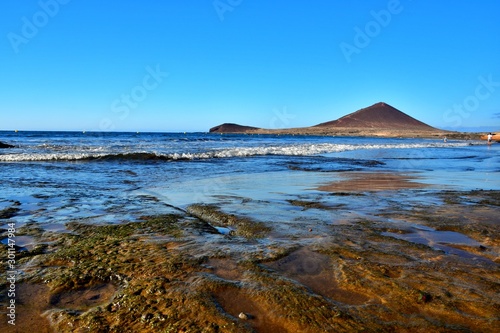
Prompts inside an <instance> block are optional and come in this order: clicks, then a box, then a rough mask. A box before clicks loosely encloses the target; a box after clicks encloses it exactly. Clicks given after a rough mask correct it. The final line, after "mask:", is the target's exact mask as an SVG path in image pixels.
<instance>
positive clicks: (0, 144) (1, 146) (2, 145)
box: [0, 141, 14, 148]
mask: <svg viewBox="0 0 500 333" xmlns="http://www.w3.org/2000/svg"><path fill="white" fill-rule="evenodd" d="M0 148H14V146H13V145H9V144H7V143H3V142H2V141H0Z"/></svg>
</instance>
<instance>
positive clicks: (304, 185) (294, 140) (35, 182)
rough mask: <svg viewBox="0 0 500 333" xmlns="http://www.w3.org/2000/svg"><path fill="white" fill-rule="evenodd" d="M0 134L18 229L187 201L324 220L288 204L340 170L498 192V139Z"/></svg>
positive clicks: (7, 199)
mask: <svg viewBox="0 0 500 333" xmlns="http://www.w3.org/2000/svg"><path fill="white" fill-rule="evenodd" d="M0 141H2V142H5V143H9V144H13V145H15V146H16V148H12V149H2V150H0V184H1V189H0V210H2V209H4V208H5V207H11V206H12V205H16V207H18V208H19V209H20V210H19V212H18V213H17V216H16V217H15V220H16V223H18V226H22V225H23V224H26V223H37V224H40V226H42V227H43V228H45V229H47V230H63V229H64V227H63V226H64V224H65V223H67V222H70V221H75V220H78V221H87V222H89V223H122V222H128V221H135V220H137V219H138V218H139V217H140V216H143V215H155V214H162V213H168V212H172V211H175V210H183V209H185V208H186V207H187V206H188V205H190V204H194V203H213V204H220V205H226V206H227V207H228V209H231V207H233V209H234V210H238V209H239V210H241V213H242V214H248V215H253V216H254V217H256V218H260V219H269V220H272V219H278V220H279V217H283V216H286V212H288V213H289V214H292V215H290V216H294V219H297V218H299V219H300V218H303V219H313V220H314V219H317V220H321V219H326V218H329V217H327V216H324V213H321V212H316V215H314V216H311V215H302V216H298V217H297V212H296V211H294V210H293V208H290V205H287V204H286V201H287V200H288V199H290V198H292V197H297V196H299V197H300V195H301V194H304V193H306V194H307V193H309V194H311V195H314V193H315V191H316V188H317V187H318V186H320V185H324V184H327V183H329V182H332V181H335V180H336V179H338V178H339V177H341V175H342V174H343V173H345V172H375V173H376V172H381V173H385V174H387V173H405V174H412V175H417V176H418V181H419V182H423V183H426V184H428V185H429V188H431V189H436V190H442V189H450V190H459V191H460V190H463V191H468V190H473V189H483V190H500V145H498V144H493V145H486V144H485V142H482V141H465V140H457V141H454V140H448V142H446V143H445V142H443V141H442V140H441V139H438V138H436V139H421V138H416V139H408V138H364V137H326V136H286V135H280V136H278V135H244V134H241V135H236V134H212V133H186V134H184V133H102V132H95V133H92V132H86V133H82V132H16V133H15V132H5V131H4V132H0ZM375 175H376V174H375ZM402 196H403V197H405V194H404V193H403V194H402ZM235 198H237V199H235ZM406 198H407V199H408V200H411V198H412V195H408V194H407V195H406ZM235 202H238V205H235ZM259 202H262V203H265V204H261V205H259V204H258V203H259ZM332 204H335V202H332ZM365 204H367V203H361V202H360V205H365ZM368 204H369V203H368ZM245 207H246V210H245V209H244V208H245ZM290 212H291V213H290ZM351 213H352V211H350V212H344V214H345V216H344V218H345V219H349V216H348V214H351ZM299 215H300V214H299ZM290 216H288V217H287V219H290Z"/></svg>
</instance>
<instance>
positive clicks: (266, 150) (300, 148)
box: [0, 142, 469, 162]
mask: <svg viewBox="0 0 500 333" xmlns="http://www.w3.org/2000/svg"><path fill="white" fill-rule="evenodd" d="M467 145H469V143H467V142H456V143H399V144H373V145H370V144H357V145H356V144H333V143H319V144H294V145H270V146H264V145H263V146H256V147H234V148H221V149H212V150H208V151H202V152H188V151H186V152H176V153H168V152H165V153H164V152H158V151H137V152H130V151H119V150H117V151H109V152H99V153H95V152H93V153H90V152H88V150H84V149H82V150H76V151H67V152H60V151H51V152H40V153H38V152H36V153H35V152H33V153H18V154H3V155H0V161H1V162H23V161H77V160H97V159H124V160H126V159H134V160H141V159H155V158H157V159H165V160H196V159H211V158H233V157H252V156H266V155H281V156H314V155H321V154H331V153H339V152H344V151H353V150H362V149H366V150H374V149H427V148H451V147H464V146H467Z"/></svg>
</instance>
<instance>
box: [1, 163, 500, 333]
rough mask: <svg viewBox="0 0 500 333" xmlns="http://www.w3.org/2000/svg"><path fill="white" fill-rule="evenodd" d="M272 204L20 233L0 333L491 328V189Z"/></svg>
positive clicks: (495, 230)
mask: <svg viewBox="0 0 500 333" xmlns="http://www.w3.org/2000/svg"><path fill="white" fill-rule="evenodd" d="M286 198H287V199H286V200H285V201H283V202H280V203H278V202H275V201H266V200H262V199H259V200H253V199H252V198H248V197H238V196H234V195H233V196H226V197H222V196H221V198H220V202H219V204H202V203H193V204H191V205H189V206H187V207H186V208H185V209H184V208H183V209H178V210H173V212H172V214H169V215H161V216H147V215H146V214H145V216H144V217H143V218H142V219H141V220H140V221H138V222H131V223H126V222H125V223H123V224H118V225H96V224H87V223H85V221H75V222H72V223H69V224H68V225H67V226H66V228H67V230H68V231H69V232H65V233H60V232H50V231H46V230H42V229H41V228H39V227H38V226H37V225H36V224H31V225H30V224H28V225H25V226H23V227H22V228H20V229H19V230H18V231H17V232H18V234H17V235H18V236H19V237H21V236H22V237H25V241H26V242H27V243H29V242H28V241H27V240H28V239H31V240H32V242H31V244H30V245H29V246H26V247H24V248H23V249H20V248H18V249H17V250H18V251H17V258H16V260H17V263H18V269H19V270H20V274H19V275H18V281H17V282H16V288H17V297H16V326H15V327H13V326H11V325H8V324H7V319H6V313H5V312H6V308H5V307H4V306H2V316H3V317H4V318H2V320H1V321H0V331H2V332H273V333H276V332H359V331H365V332H431V331H432V332H464V331H465V332H495V331H498V327H500V238H499V236H500V219H499V217H498V216H499V213H500V208H499V207H500V191H480V190H478V191H454V190H448V189H436V188H432V186H429V185H428V184H424V183H423V182H419V178H418V177H417V176H415V175H412V174H381V173H379V174H374V173H364V172H363V173H355V172H351V173H344V174H343V175H342V177H340V178H338V179H336V180H335V181H332V182H330V183H328V184H324V185H321V186H319V187H317V188H315V189H312V190H310V191H306V192H303V193H296V194H293V195H288V196H286ZM258 207H270V208H269V209H270V210H273V209H274V210H275V213H274V214H276V216H277V217H276V219H275V220H272V219H271V218H269V219H266V218H263V217H262V215H259V214H256V213H257V211H258ZM273 207H274V208H273ZM252 212H254V213H255V214H253V213H252ZM279 216H281V219H282V220H280V217H279ZM13 218H15V212H13V214H10V215H5V216H4V221H5V222H8V221H10V220H11V219H13ZM285 220H286V221H287V222H286V223H282V222H280V221H285ZM4 234H5V231H4ZM3 252H4V253H7V249H6V247H5V246H4V249H3ZM2 260H3V265H2V271H1V273H2V276H5V275H6V271H7V270H6V265H5V256H3V257H2ZM3 281H5V279H2V282H3ZM1 287H2V290H1V292H0V295H1V297H2V299H1V301H2V302H6V301H7V292H6V289H7V284H6V283H4V284H3V285H2V286H1Z"/></svg>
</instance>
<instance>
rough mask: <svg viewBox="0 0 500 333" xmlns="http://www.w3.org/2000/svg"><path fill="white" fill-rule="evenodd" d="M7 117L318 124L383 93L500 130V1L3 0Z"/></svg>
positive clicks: (421, 110) (147, 126) (437, 121)
mask: <svg viewBox="0 0 500 333" xmlns="http://www.w3.org/2000/svg"><path fill="white" fill-rule="evenodd" d="M0 9H1V10H0V38H1V39H0V66H1V67H0V73H1V76H0V78H1V79H0V129H2V130H13V129H19V130H87V131H91V130H115V131H165V132H169V131H207V130H208V129H209V128H210V127H212V126H215V125H218V124H220V123H223V122H235V123H241V124H245V125H253V126H258V127H265V128H269V127H274V128H283V127H299V126H309V125H314V124H317V123H320V122H325V121H329V120H333V119H336V118H339V117H341V116H343V115H345V114H348V113H350V112H354V111H356V110H358V109H360V108H363V107H366V106H369V105H371V104H373V103H376V102H379V101H384V102H387V103H389V104H391V105H393V106H394V107H396V108H398V109H400V110H402V111H403V112H406V113H408V114H410V115H411V116H413V117H415V118H417V119H420V120H422V121H424V122H426V123H428V124H430V125H433V126H436V127H440V128H451V129H457V130H465V129H470V128H476V127H477V128H481V129H487V128H488V129H489V128H491V129H496V130H499V129H500V20H499V19H498V14H499V13H500V2H498V1H496V0H484V1H477V2H472V1H465V0H457V1H439V2H438V1H424V0H413V1H412V0H399V1H398V0H390V1H387V0H382V1H378V0H369V1H360V0H358V1H356V0H354V1H327V0H323V1H321V0H317V1H264V0H216V1H214V0H199V1H194V0H191V1H152V0H149V1H141V2H139V1H131V0H124V1H120V2H103V1H96V0H39V1H35V0H25V1H4V2H2V4H1V5H0Z"/></svg>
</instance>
